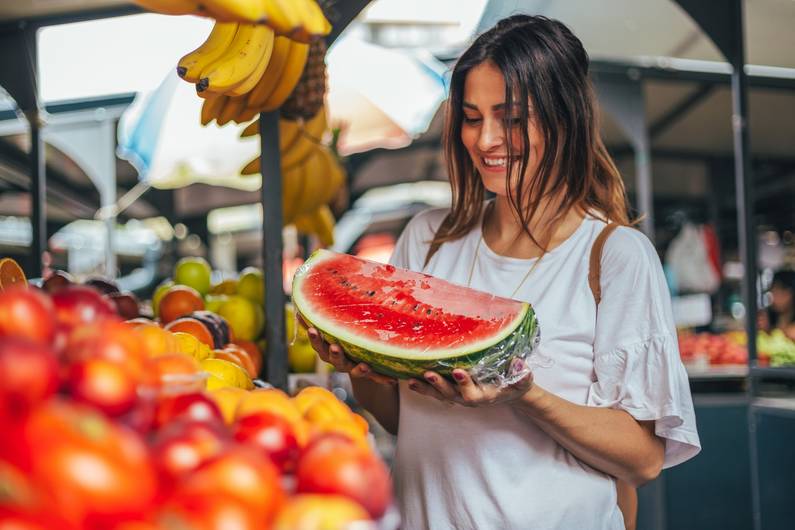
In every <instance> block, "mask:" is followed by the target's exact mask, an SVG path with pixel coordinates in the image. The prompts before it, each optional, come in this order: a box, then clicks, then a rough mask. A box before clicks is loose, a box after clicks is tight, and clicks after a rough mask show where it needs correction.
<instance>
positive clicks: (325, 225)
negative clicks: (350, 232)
mask: <svg viewBox="0 0 795 530" xmlns="http://www.w3.org/2000/svg"><path fill="white" fill-rule="evenodd" d="M295 227H296V228H297V229H298V231H299V232H301V233H302V234H314V235H315V236H317V238H318V240H320V244H321V245H323V246H326V247H328V246H331V245H333V244H334V214H332V213H331V209H330V208H329V207H328V206H327V205H325V204H324V205H322V206H320V207H319V208H318V209H316V210H315V211H313V212H310V213H308V214H304V215H299V216H298V217H296V218H295Z"/></svg>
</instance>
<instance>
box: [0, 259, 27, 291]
mask: <svg viewBox="0 0 795 530" xmlns="http://www.w3.org/2000/svg"><path fill="white" fill-rule="evenodd" d="M14 285H22V286H23V287H25V286H27V285H28V280H27V278H25V273H24V272H23V271H22V267H20V266H19V263H17V262H16V261H14V260H13V259H12V258H3V259H0V291H2V290H3V289H8V288H9V287H12V286H14Z"/></svg>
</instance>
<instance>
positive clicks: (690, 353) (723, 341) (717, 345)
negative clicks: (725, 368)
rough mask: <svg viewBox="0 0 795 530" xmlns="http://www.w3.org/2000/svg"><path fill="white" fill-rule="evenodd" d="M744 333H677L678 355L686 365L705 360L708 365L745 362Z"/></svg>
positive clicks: (746, 356) (746, 357)
mask: <svg viewBox="0 0 795 530" xmlns="http://www.w3.org/2000/svg"><path fill="white" fill-rule="evenodd" d="M746 344H747V341H746V339H745V333H743V332H736V331H733V332H728V333H722V334H714V333H706V332H704V333H686V332H680V333H679V355H680V356H681V358H682V362H683V363H685V364H686V365H688V364H695V363H700V362H705V363H706V364H708V365H727V364H747V363H748V348H747V347H746Z"/></svg>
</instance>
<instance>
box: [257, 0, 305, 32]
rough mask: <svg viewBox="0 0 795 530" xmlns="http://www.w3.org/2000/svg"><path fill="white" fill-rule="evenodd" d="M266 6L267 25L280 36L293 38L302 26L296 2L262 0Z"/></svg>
mask: <svg viewBox="0 0 795 530" xmlns="http://www.w3.org/2000/svg"><path fill="white" fill-rule="evenodd" d="M260 1H262V2H264V4H265V23H266V24H267V25H269V26H270V27H272V28H273V30H274V31H275V32H276V33H278V34H279V35H285V36H288V37H291V36H292V35H293V33H295V31H296V30H297V29H298V28H299V27H300V26H301V19H300V18H299V16H298V12H297V11H296V9H295V5H294V2H295V0H260Z"/></svg>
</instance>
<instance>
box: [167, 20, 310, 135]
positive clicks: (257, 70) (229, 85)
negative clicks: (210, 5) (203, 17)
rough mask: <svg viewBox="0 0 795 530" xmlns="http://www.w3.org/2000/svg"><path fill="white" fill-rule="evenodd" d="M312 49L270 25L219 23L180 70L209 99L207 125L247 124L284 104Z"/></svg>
mask: <svg viewBox="0 0 795 530" xmlns="http://www.w3.org/2000/svg"><path fill="white" fill-rule="evenodd" d="M229 26H232V27H231V28H230V27H229ZM233 33H234V35H232V36H231V37H230V34H233ZM241 33H242V34H241ZM308 53H309V45H308V44H304V43H301V42H297V41H294V40H292V39H288V38H286V37H279V36H275V35H274V34H273V32H272V31H271V30H270V29H269V28H267V27H266V26H261V25H260V26H258V25H256V24H236V23H224V22H216V24H215V27H214V28H213V30H212V32H211V33H210V35H209V37H207V40H206V41H205V42H204V43H203V44H202V45H201V46H199V47H198V48H197V49H196V50H194V51H192V52H190V53H189V54H187V55H185V56H184V57H183V58H182V59H180V61H179V64H178V66H177V73H178V74H179V75H180V76H181V77H182V78H183V79H185V80H186V81H190V82H193V83H196V91H197V92H198V94H199V96H200V97H203V98H204V100H205V101H204V103H203V104H202V111H201V122H202V124H203V125H207V124H208V123H210V122H211V121H213V120H216V121H217V122H218V125H225V124H226V123H229V122H230V121H234V122H236V123H246V122H248V121H251V119H253V118H254V117H255V116H256V115H257V114H259V113H260V112H270V111H273V110H276V109H278V108H279V107H280V106H281V105H282V104H283V103H284V101H285V100H286V99H287V98H288V97H289V96H290V94H291V93H292V91H293V89H294V88H295V85H296V84H297V83H298V80H299V79H300V78H301V74H302V73H303V70H304V65H305V64H306V60H307V57H308Z"/></svg>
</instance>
